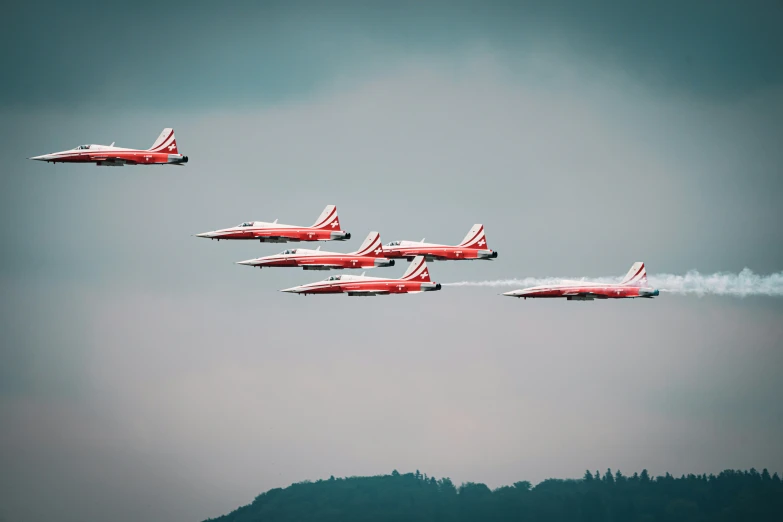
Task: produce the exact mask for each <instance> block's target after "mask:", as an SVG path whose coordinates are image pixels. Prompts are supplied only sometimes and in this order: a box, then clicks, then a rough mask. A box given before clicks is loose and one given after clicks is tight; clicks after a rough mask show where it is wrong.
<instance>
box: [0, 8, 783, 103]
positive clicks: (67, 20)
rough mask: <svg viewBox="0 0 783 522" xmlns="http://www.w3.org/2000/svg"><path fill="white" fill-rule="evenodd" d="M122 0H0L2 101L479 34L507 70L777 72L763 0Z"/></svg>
mask: <svg viewBox="0 0 783 522" xmlns="http://www.w3.org/2000/svg"><path fill="white" fill-rule="evenodd" d="M133 11H134V12H135V14H130V13H128V12H127V9H126V7H124V6H123V7H120V6H112V5H110V4H106V3H91V2H84V3H76V4H74V3H69V4H63V3H61V2H52V3H46V4H43V5H33V4H30V3H16V4H12V5H11V6H9V7H8V9H7V11H6V12H5V13H4V20H5V23H4V26H3V29H4V30H3V31H2V36H0V43H2V44H3V47H4V48H6V49H9V50H10V51H9V52H7V53H5V54H4V56H3V57H2V58H1V59H0V65H1V66H2V68H3V70H4V71H5V72H6V81H5V82H4V83H3V85H2V87H0V89H1V90H0V99H2V100H3V105H4V106H6V107H9V106H11V107H13V106H21V107H32V106H47V107H56V106H62V105H65V106H67V107H75V106H78V107H87V106H93V107H101V108H102V109H104V110H110V108H111V107H112V106H113V105H116V104H122V105H125V106H129V105H131V106H134V107H144V108H165V107H176V108H177V109H180V108H182V109H187V108H192V107H194V106H197V107H198V106H203V105H204V104H209V105H210V106H221V107H229V106H231V104H233V103H236V102H237V101H239V100H242V101H244V102H245V103H254V104H270V103H275V102H277V101H280V100H284V99H291V98H292V97H300V96H302V95H307V94H312V93H314V92H318V90H320V89H322V88H325V87H328V86H329V85H330V84H331V83H332V82H334V81H339V80H340V79H341V78H343V77H348V78H355V77H366V75H367V72H368V71H376V72H377V71H382V70H384V69H385V68H387V67H389V66H393V65H395V64H400V63H404V61H405V60H406V59H407V58H409V57H410V56H412V55H430V54H440V55H443V56H444V57H448V56H453V55H454V54H455V53H459V52H461V51H462V50H463V49H464V48H466V47H471V46H474V45H477V44H481V43H487V44H489V45H491V46H492V47H493V48H496V49H498V50H500V51H502V52H503V53H504V54H505V56H506V60H507V61H508V63H509V64H510V66H511V67H513V68H515V69H517V70H520V71H524V70H525V68H526V67H527V64H528V60H529V58H530V55H531V53H535V52H536V51H539V50H541V49H542V48H549V49H551V48H557V49H558V50H559V52H562V53H571V54H572V55H574V56H576V57H578V59H579V60H580V61H583V62H589V63H592V64H596V65H598V66H600V67H611V68H615V69H619V70H624V71H626V72H627V73H628V74H629V75H631V76H632V77H634V78H635V79H636V80H637V81H640V82H643V83H645V84H647V85H649V86H650V87H651V88H654V89H657V90H659V91H661V92H669V91H673V92H683V93H687V94H688V95H691V96H696V97H718V98H724V99H726V98H729V99H730V98H736V97H742V96H745V95H747V94H748V93H752V92H755V91H757V90H760V89H765V88H769V87H771V86H775V85H780V84H781V82H783V68H781V66H780V62H779V59H778V57H779V55H780V52H781V50H783V37H781V36H780V31H778V30H777V28H778V27H779V26H780V24H781V22H783V7H781V6H780V4H779V3H776V2H759V3H758V5H757V6H756V7H755V8H751V7H749V6H747V5H745V4H742V5H740V4H737V3H736V2H711V3H710V5H709V6H704V5H703V4H702V3H700V2H689V3H682V2H656V3H654V4H649V5H622V4H617V3H616V2H597V3H596V2H591V3H589V4H586V3H584V2H573V1H555V2H546V3H545V4H539V5H532V4H528V5H523V4H520V3H517V2H495V3H494V4H493V5H492V6H488V5H486V4H482V5H481V6H480V7H479V6H478V5H477V4H475V3H473V2H458V3H453V2H449V3H432V2H428V3H426V4H423V3H420V2H407V3H406V2H402V3H400V2H397V3H395V4H390V5H386V6H379V5H377V4H371V5H370V4H366V3H363V2H337V3H335V2H331V3H329V4H321V3H307V2H284V3H277V2H265V3H263V4H261V5H259V4H257V3H233V4H232V5H230V6H221V8H220V10H219V11H215V10H212V9H208V8H206V7H204V6H200V5H197V6H194V5H192V4H187V3H185V4H181V3H165V4H160V3H153V4H144V3H142V4H135V5H134V9H133ZM42 13H45V15H43V16H42ZM151 13H154V16H151V15H150V14H151ZM129 18H130V19H129Z"/></svg>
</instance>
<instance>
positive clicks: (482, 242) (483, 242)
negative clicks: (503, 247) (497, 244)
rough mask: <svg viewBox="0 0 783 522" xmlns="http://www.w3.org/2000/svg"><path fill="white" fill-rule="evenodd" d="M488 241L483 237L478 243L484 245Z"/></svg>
mask: <svg viewBox="0 0 783 522" xmlns="http://www.w3.org/2000/svg"><path fill="white" fill-rule="evenodd" d="M486 243H487V242H486V241H484V240H483V239H482V240H481V241H479V242H478V245H479V246H484V245H485V244H486Z"/></svg>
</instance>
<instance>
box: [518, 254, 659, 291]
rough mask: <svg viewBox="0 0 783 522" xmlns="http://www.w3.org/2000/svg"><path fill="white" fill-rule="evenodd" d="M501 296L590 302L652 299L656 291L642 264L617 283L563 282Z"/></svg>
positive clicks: (635, 265)
mask: <svg viewBox="0 0 783 522" xmlns="http://www.w3.org/2000/svg"><path fill="white" fill-rule="evenodd" d="M503 295H507V296H509V297H523V298H525V299H527V298H528V297H565V298H566V299H567V300H569V301H592V300H594V299H625V298H634V297H647V298H653V297H655V296H657V295H658V290H656V289H653V288H650V287H649V286H648V284H647V271H646V270H645V269H644V263H642V262H637V263H634V264H633V266H632V267H631V269H630V270H629V271H628V273H627V274H626V275H625V277H624V278H623V280H622V281H621V282H620V283H619V284H616V283H588V282H585V281H563V282H562V283H560V284H556V285H542V286H534V287H531V288H525V289H524V290H514V291H512V292H506V293H504V294H503Z"/></svg>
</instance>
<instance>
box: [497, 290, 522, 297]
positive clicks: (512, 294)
mask: <svg viewBox="0 0 783 522" xmlns="http://www.w3.org/2000/svg"><path fill="white" fill-rule="evenodd" d="M501 295H505V296H506V297H519V290H512V291H511V292H503V294H501Z"/></svg>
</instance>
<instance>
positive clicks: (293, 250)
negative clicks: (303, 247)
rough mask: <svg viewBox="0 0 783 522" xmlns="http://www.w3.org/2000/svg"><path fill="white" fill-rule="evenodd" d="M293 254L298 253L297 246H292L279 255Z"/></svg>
mask: <svg viewBox="0 0 783 522" xmlns="http://www.w3.org/2000/svg"><path fill="white" fill-rule="evenodd" d="M291 254H296V249H295V248H292V249H290V250H283V251H282V252H280V253H279V254H278V255H279V256H288V255H291Z"/></svg>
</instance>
